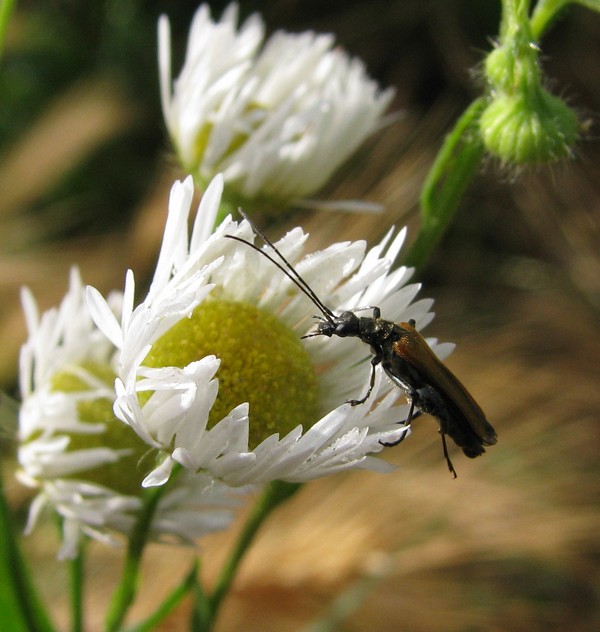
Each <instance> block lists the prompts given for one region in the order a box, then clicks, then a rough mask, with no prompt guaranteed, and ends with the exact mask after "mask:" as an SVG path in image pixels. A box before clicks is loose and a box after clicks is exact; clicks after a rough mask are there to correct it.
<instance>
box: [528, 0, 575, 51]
mask: <svg viewBox="0 0 600 632" xmlns="http://www.w3.org/2000/svg"><path fill="white" fill-rule="evenodd" d="M570 3H571V0H539V1H538V2H537V4H536V5H535V9H534V10H533V13H532V15H531V20H530V25H531V32H532V34H533V37H534V39H535V41H537V42H539V41H540V40H541V39H542V36H543V35H544V33H545V32H546V31H547V30H548V28H549V27H550V25H551V24H552V23H553V22H554V20H555V19H556V17H557V16H558V14H559V12H560V11H561V10H562V9H563V8H564V7H565V6H566V5H568V4H570Z"/></svg>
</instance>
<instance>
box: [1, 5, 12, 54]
mask: <svg viewBox="0 0 600 632" xmlns="http://www.w3.org/2000/svg"><path fill="white" fill-rule="evenodd" d="M15 4H16V0H1V1H0V59H1V58H2V52H3V51H4V41H5V39H6V32H7V31H8V23H9V22H10V16H11V15H12V12H13V10H14V8H15Z"/></svg>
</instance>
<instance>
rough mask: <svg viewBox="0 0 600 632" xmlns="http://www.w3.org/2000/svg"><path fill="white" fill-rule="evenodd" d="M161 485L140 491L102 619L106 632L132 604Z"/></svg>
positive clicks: (114, 628) (162, 488)
mask: <svg viewBox="0 0 600 632" xmlns="http://www.w3.org/2000/svg"><path fill="white" fill-rule="evenodd" d="M165 487H166V486H165V485H162V486H161V487H154V488H151V489H147V490H145V492H144V494H143V501H142V502H143V505H142V507H141V509H140V512H139V515H138V518H137V521H136V524H135V527H134V529H133V532H132V534H131V537H130V538H129V544H128V548H127V556H126V558H125V565H124V567H123V575H122V577H121V582H120V584H119V586H118V587H117V589H116V591H115V593H114V594H113V598H112V601H111V604H110V607H109V611H108V616H107V618H106V630H107V631H108V632H113V631H115V630H118V629H119V628H120V626H121V624H122V623H123V620H124V619H125V616H126V614H127V610H128V609H129V606H131V604H132V603H133V600H134V598H135V595H136V593H137V589H138V582H139V571H140V562H141V559H142V553H143V552H144V547H145V546H146V542H147V541H148V538H149V536H150V530H151V527H152V520H153V518H154V514H155V512H156V508H157V506H158V503H159V501H160V499H161V497H162V495H163V493H164V491H165Z"/></svg>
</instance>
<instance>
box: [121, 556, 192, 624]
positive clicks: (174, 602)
mask: <svg viewBox="0 0 600 632" xmlns="http://www.w3.org/2000/svg"><path fill="white" fill-rule="evenodd" d="M197 573H198V563H197V561H196V562H194V563H193V564H192V568H191V570H190V572H189V573H188V574H187V575H186V576H185V577H184V579H183V581H182V582H181V583H180V584H179V585H178V586H176V587H175V589H174V590H173V591H171V593H170V594H169V595H167V598H166V599H165V600H164V601H163V602H162V603H161V604H160V605H159V607H158V608H157V609H156V610H155V611H154V612H153V613H152V614H151V615H150V616H149V617H148V618H147V619H146V620H144V621H142V622H141V623H137V624H135V625H133V626H130V627H128V628H127V632H150V630H154V629H155V628H156V626H157V625H158V624H159V623H161V622H162V621H163V620H164V619H165V618H166V617H167V616H168V615H169V614H170V613H171V612H173V610H174V609H175V608H176V607H177V606H178V605H179V604H180V603H181V600H182V599H183V598H184V597H185V596H186V595H188V594H189V593H190V591H191V590H193V588H194V587H195V585H196V575H197Z"/></svg>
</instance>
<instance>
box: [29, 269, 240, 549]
mask: <svg viewBox="0 0 600 632" xmlns="http://www.w3.org/2000/svg"><path fill="white" fill-rule="evenodd" d="M121 302H122V296H121V295H117V294H114V295H112V296H111V297H110V300H109V304H110V307H109V309H111V310H113V311H114V312H116V313H119V312H120V310H121ZM23 305H24V310H25V315H26V320H27V325H28V329H29V338H28V340H27V342H26V343H25V344H24V345H23V347H22V349H21V357H20V382H21V384H20V385H21V392H22V397H23V403H22V406H21V410H20V416H19V440H20V445H19V450H18V460H19V463H20V466H21V469H20V470H19V472H18V473H17V476H18V478H19V480H20V481H21V482H23V483H24V484H25V485H28V486H30V487H33V488H35V489H37V490H38V494H37V496H36V498H35V499H34V501H33V502H32V505H31V509H30V513H29V520H28V525H27V528H26V531H27V532H29V531H31V530H32V529H33V527H34V526H35V524H36V523H37V521H38V518H39V517H40V515H41V513H42V511H43V510H44V509H53V510H54V511H56V512H57V513H58V514H59V515H60V516H61V517H62V519H63V542H62V546H61V549H60V551H59V557H61V558H72V557H74V556H75V555H76V553H77V550H78V542H79V540H80V537H81V535H82V534H85V535H87V536H89V537H92V538H94V539H97V540H100V541H103V542H111V543H112V542H115V540H114V532H119V533H124V534H128V533H129V532H130V530H131V528H132V526H133V525H134V523H135V516H136V512H137V511H138V510H139V509H140V507H141V499H140V497H139V494H140V492H141V491H142V490H141V487H140V482H141V481H140V474H139V472H138V466H139V464H140V463H141V462H143V458H142V457H143V456H144V454H145V452H147V449H148V448H147V446H146V445H145V444H144V443H143V442H142V441H140V440H139V437H137V435H135V433H133V432H131V429H130V428H128V427H127V426H126V425H125V424H123V423H122V422H121V421H119V420H118V419H116V418H115V417H114V415H113V413H112V404H113V401H114V398H115V391H114V386H113V384H114V370H113V369H112V365H111V362H112V358H113V355H114V353H115V347H114V346H113V345H112V344H111V343H110V342H109V341H108V340H107V339H106V337H105V336H104V335H103V334H102V333H101V332H100V331H99V330H98V329H97V327H96V326H95V325H94V323H93V321H92V319H91V318H90V315H89V312H88V310H87V307H86V304H85V291H84V287H83V285H82V283H81V279H80V276H79V273H78V272H77V270H73V272H72V273H71V281H70V287H69V291H68V293H67V295H66V296H65V298H64V299H63V301H62V303H61V304H60V306H59V307H58V308H57V309H51V310H48V311H47V312H45V313H44V314H43V315H42V316H41V317H40V315H39V312H38V308H37V305H36V303H35V300H34V298H33V296H32V295H31V293H30V292H29V291H28V290H24V291H23ZM107 305H108V304H107ZM140 459H141V461H140ZM232 503H233V495H232V493H231V490H230V489H229V488H227V487H226V486H225V485H223V484H222V483H219V482H217V481H214V480H212V479H211V478H210V477H208V476H206V475H202V476H199V475H194V476H192V475H191V474H189V473H185V474H184V475H182V476H179V477H178V478H177V480H176V481H175V482H174V484H173V485H172V486H171V487H170V488H169V489H168V490H166V493H165V494H164V495H163V497H162V498H161V499H160V501H159V506H158V509H157V511H156V514H155V516H154V519H153V522H152V525H151V533H152V535H153V537H154V538H156V539H164V538H168V537H172V538H175V539H177V540H181V541H184V542H189V541H191V540H192V539H194V538H196V537H198V536H200V535H202V534H204V533H207V532H208V531H212V530H214V529H217V528H224V527H225V526H227V525H228V524H229V522H230V521H231V518H232V513H231V505H232Z"/></svg>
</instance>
